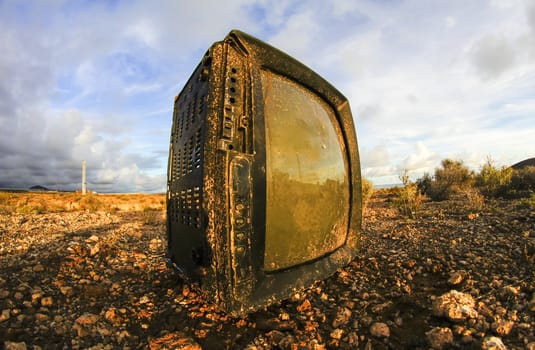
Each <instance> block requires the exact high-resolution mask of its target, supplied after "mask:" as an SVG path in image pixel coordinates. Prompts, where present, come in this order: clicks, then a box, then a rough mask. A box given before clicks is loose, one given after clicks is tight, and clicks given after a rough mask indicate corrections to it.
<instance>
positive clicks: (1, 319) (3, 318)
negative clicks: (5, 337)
mask: <svg viewBox="0 0 535 350" xmlns="http://www.w3.org/2000/svg"><path fill="white" fill-rule="evenodd" d="M10 317H11V311H10V310H9V309H6V310H2V313H1V314H0V322H4V321H7V320H9V318H10Z"/></svg>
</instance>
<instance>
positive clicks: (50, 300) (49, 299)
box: [41, 297, 54, 307]
mask: <svg viewBox="0 0 535 350" xmlns="http://www.w3.org/2000/svg"><path fill="white" fill-rule="evenodd" d="M52 304H54V299H53V298H52V297H44V298H43V299H41V306H45V307H48V306H52Z"/></svg>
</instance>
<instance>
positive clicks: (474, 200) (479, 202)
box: [463, 187, 485, 211]
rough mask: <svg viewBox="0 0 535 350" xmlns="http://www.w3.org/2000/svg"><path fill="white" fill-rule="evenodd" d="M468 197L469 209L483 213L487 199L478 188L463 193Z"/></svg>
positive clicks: (468, 189)
mask: <svg viewBox="0 0 535 350" xmlns="http://www.w3.org/2000/svg"><path fill="white" fill-rule="evenodd" d="M463 194H464V196H465V197H466V202H467V206H468V209H470V210H472V211H481V210H482V209H483V208H484V206H485V197H484V196H483V195H482V194H481V192H479V190H477V189H476V188H471V187H469V188H466V189H464V191H463Z"/></svg>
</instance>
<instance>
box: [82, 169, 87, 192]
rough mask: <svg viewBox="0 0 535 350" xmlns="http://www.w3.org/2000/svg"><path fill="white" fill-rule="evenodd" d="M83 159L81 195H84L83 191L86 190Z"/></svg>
mask: <svg viewBox="0 0 535 350" xmlns="http://www.w3.org/2000/svg"><path fill="white" fill-rule="evenodd" d="M85 171H86V170H85V160H83V161H82V195H84V196H85V193H86V191H87V189H86V181H85Z"/></svg>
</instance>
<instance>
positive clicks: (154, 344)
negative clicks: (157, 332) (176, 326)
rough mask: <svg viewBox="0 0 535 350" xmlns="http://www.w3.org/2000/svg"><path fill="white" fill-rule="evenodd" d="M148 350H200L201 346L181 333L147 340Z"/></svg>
mask: <svg viewBox="0 0 535 350" xmlns="http://www.w3.org/2000/svg"><path fill="white" fill-rule="evenodd" d="M149 349H150V350H164V349H165V350H166V349H177V350H202V348H201V346H200V345H199V344H198V343H197V342H195V340H193V339H192V338H190V337H188V336H186V335H185V334H183V333H181V332H174V333H169V334H166V335H164V336H161V337H158V338H154V339H150V340H149Z"/></svg>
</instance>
